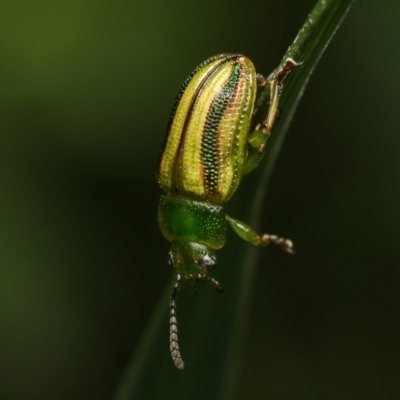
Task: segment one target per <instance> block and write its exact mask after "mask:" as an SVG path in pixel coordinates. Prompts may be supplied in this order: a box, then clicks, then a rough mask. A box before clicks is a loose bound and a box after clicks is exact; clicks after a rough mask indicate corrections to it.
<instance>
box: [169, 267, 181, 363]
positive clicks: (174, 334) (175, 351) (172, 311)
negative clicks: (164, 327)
mask: <svg viewBox="0 0 400 400" xmlns="http://www.w3.org/2000/svg"><path fill="white" fill-rule="evenodd" d="M180 281H181V276H180V275H179V274H177V275H176V277H175V283H174V287H173V289H172V294H171V301H170V303H169V349H170V351H171V356H172V360H173V362H174V364H175V367H176V368H178V369H183V368H184V367H185V363H184V362H183V360H182V357H181V352H180V350H179V344H178V325H177V320H176V297H177V295H178V289H179V283H180Z"/></svg>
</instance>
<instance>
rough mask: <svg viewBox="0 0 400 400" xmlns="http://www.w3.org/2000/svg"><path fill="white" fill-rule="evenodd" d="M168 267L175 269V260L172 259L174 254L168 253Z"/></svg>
mask: <svg viewBox="0 0 400 400" xmlns="http://www.w3.org/2000/svg"><path fill="white" fill-rule="evenodd" d="M168 265H169V266H170V267H171V268H173V267H174V259H173V258H172V253H171V252H169V253H168Z"/></svg>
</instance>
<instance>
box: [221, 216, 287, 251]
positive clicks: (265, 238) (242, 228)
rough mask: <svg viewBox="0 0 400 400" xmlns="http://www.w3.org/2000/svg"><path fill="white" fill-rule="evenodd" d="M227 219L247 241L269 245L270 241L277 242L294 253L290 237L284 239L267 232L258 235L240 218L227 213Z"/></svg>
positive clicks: (263, 245) (256, 244) (259, 244)
mask: <svg viewBox="0 0 400 400" xmlns="http://www.w3.org/2000/svg"><path fill="white" fill-rule="evenodd" d="M225 218H226V220H227V221H228V222H229V224H230V226H231V227H232V229H233V230H234V231H235V233H236V234H237V235H238V236H239V237H241V238H242V239H243V240H245V241H246V242H249V243H251V244H253V245H254V246H262V247H265V246H268V245H269V244H270V243H273V244H276V245H278V246H279V247H281V248H282V249H283V250H285V251H286V252H288V253H292V254H293V253H294V250H293V243H292V241H291V240H290V239H284V238H281V237H278V236H276V235H269V234H267V233H265V234H263V235H258V234H257V233H256V232H255V231H254V229H252V228H251V227H250V226H248V225H247V224H245V223H244V222H242V221H239V220H238V219H235V218H232V217H230V216H229V215H227V214H226V215H225Z"/></svg>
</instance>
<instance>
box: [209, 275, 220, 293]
mask: <svg viewBox="0 0 400 400" xmlns="http://www.w3.org/2000/svg"><path fill="white" fill-rule="evenodd" d="M207 280H209V281H210V282H211V283H212V285H213V286H214V287H215V290H216V291H217V292H219V293H222V292H223V291H224V289H223V288H222V286H221V285H220V283H219V282H218V281H217V280H216V279H214V278H211V277H209V276H208V277H207Z"/></svg>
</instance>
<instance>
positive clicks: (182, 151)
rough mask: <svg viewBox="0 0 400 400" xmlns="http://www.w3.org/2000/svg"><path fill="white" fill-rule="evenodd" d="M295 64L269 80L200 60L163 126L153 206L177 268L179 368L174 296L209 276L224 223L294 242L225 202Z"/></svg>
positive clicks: (262, 141) (238, 65)
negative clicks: (257, 113)
mask: <svg viewBox="0 0 400 400" xmlns="http://www.w3.org/2000/svg"><path fill="white" fill-rule="evenodd" d="M298 65H300V63H296V62H295V61H294V60H292V59H291V58H288V59H286V61H285V62H284V64H283V66H282V67H281V68H280V69H279V70H277V71H275V73H273V74H271V75H270V77H269V78H267V79H266V78H264V77H263V76H262V75H259V74H256V71H255V67H254V65H253V63H252V62H251V61H250V59H249V58H247V57H246V56H243V55H241V54H220V55H217V56H214V57H211V58H209V59H207V60H206V61H204V62H203V63H202V64H200V65H199V66H198V67H197V68H196V69H195V70H194V71H193V72H192V73H191V74H190V76H189V77H188V78H187V79H186V80H185V82H184V83H183V86H182V87H181V89H180V91H179V92H178V95H177V97H176V100H175V102H174V105H173V107H172V112H171V115H170V118H169V122H168V125H167V131H166V136H165V139H164V144H163V148H162V151H161V155H160V159H159V163H158V167H157V172H156V176H157V181H158V184H159V185H160V187H161V188H162V189H163V190H164V191H165V192H166V194H164V195H162V196H161V199H160V203H159V207H158V223H159V226H160V229H161V232H162V234H163V235H164V236H165V238H166V239H167V240H168V241H170V242H171V251H170V252H169V254H168V263H169V265H170V266H171V267H173V268H174V269H175V270H176V277H175V282H174V285H173V290H172V294H171V299H170V351H171V356H172V359H173V362H174V364H175V366H176V367H177V368H178V369H183V368H184V362H183V360H182V357H181V352H180V348H179V344H178V328H177V319H176V298H177V292H178V288H179V284H180V282H181V280H182V278H183V279H185V280H187V281H189V283H192V284H193V283H195V282H204V281H209V282H210V283H211V284H212V285H213V286H214V287H215V289H216V290H217V291H218V292H222V287H221V285H220V284H219V282H218V281H217V280H215V279H214V278H212V277H211V276H210V275H209V272H210V271H211V270H212V269H213V268H215V266H216V264H217V260H216V257H215V250H218V249H220V248H221V247H222V246H224V245H225V242H226V231H227V228H228V226H230V227H231V228H233V230H234V231H235V232H236V234H237V235H239V236H240V237H241V238H242V239H244V240H245V241H247V242H250V243H251V244H253V245H255V246H267V245H268V244H270V243H275V244H277V245H279V246H280V247H282V248H283V249H284V250H285V251H287V252H289V253H292V252H293V250H292V242H291V241H290V240H288V239H283V238H280V237H278V236H276V235H269V234H263V235H258V234H257V233H256V232H255V231H254V230H253V229H252V228H251V227H249V226H248V225H246V224H245V223H244V222H242V221H239V220H237V219H234V218H232V217H230V216H229V215H227V214H225V213H224V211H223V206H222V205H223V204H224V203H226V202H227V201H228V200H229V199H230V198H231V197H232V195H233V194H234V193H235V191H236V189H237V188H238V186H239V183H240V181H241V180H242V178H243V176H244V175H245V174H247V173H249V172H250V171H252V170H253V169H254V168H256V167H257V165H258V163H259V162H260V160H261V159H262V157H263V155H264V152H265V146H266V142H267V140H268V137H269V136H270V133H271V129H272V127H273V125H274V122H275V119H276V117H277V113H278V104H279V98H280V94H281V90H282V83H283V80H284V78H285V77H286V76H287V75H288V73H289V72H290V71H292V70H293V69H294V68H295V67H297V66H298ZM266 85H268V89H269V103H268V111H267V113H266V119H265V121H264V122H263V123H261V124H258V125H257V126H256V127H255V130H254V131H253V132H250V127H251V122H252V116H253V109H254V104H255V100H256V91H257V86H266Z"/></svg>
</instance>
